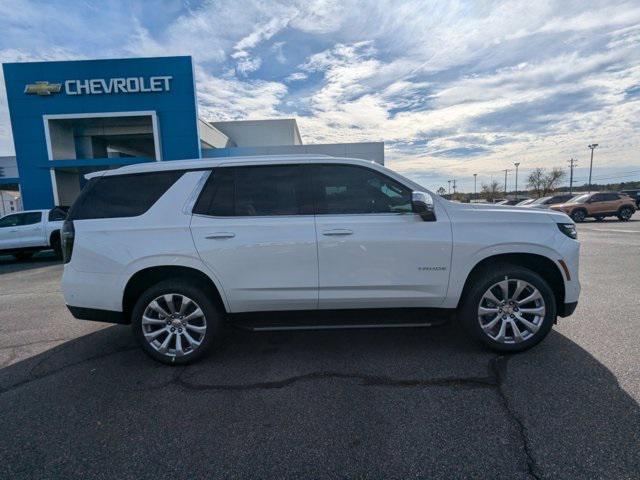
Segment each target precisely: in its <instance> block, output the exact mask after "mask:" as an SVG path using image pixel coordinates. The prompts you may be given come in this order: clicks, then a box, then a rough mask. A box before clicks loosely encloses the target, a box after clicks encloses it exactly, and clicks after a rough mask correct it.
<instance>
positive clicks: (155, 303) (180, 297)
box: [131, 280, 221, 365]
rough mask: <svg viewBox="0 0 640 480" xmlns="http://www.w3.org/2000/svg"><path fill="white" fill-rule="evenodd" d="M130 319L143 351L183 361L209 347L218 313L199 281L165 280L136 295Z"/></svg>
mask: <svg viewBox="0 0 640 480" xmlns="http://www.w3.org/2000/svg"><path fill="white" fill-rule="evenodd" d="M131 323H132V328H133V332H134V335H135V336H136V339H137V340H138V342H139V343H140V345H141V346H142V349H143V350H144V351H145V353H147V354H148V355H149V356H151V357H152V358H153V359H155V360H158V361H160V362H162V363H166V364H168V365H185V364H187V363H190V362H193V361H195V360H197V359H199V358H201V357H202V356H203V355H205V354H206V353H207V351H208V350H209V349H210V348H211V345H212V344H213V339H214V337H216V336H217V334H218V332H219V330H220V328H219V327H220V323H221V315H220V312H219V311H218V309H217V308H216V306H215V305H214V303H213V302H212V301H211V300H210V298H209V295H207V294H206V293H205V290H204V289H203V288H201V287H200V286H199V285H197V284H195V283H194V284H190V283H185V282H184V281H175V280H167V281H163V282H160V283H158V284H156V285H154V286H153V287H151V288H149V289H148V290H147V291H145V292H144V293H143V294H142V295H141V296H140V298H139V299H138V301H137V302H136V304H135V306H134V308H133V314H132V322H131Z"/></svg>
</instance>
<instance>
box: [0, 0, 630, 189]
mask: <svg viewBox="0 0 640 480" xmlns="http://www.w3.org/2000/svg"><path fill="white" fill-rule="evenodd" d="M52 19H53V20H54V21H55V24H56V28H55V29H54V28H51V25H52ZM87 19H90V22H89V21H88V20H87ZM0 31H2V36H0V59H2V61H8V60H12V59H13V60H16V59H26V60H29V59H36V58H40V57H42V56H47V57H48V58H51V59H54V58H55V59H57V58H82V57H88V58H95V57H98V58H104V57H120V56H156V55H157V56H162V55H175V54H179V55H185V54H186V55H192V56H193V58H194V62H195V67H196V76H197V88H198V102H199V111H200V114H201V115H203V116H205V117H207V118H208V119H211V120H215V119H242V118H267V117H282V116H285V115H286V116H296V117H297V119H298V121H299V124H300V128H301V131H302V133H303V136H304V138H305V141H306V142H309V143H310V142H357V141H379V140H382V141H385V142H386V144H387V149H386V157H387V160H388V164H389V165H390V166H391V167H393V168H395V169H397V170H399V171H401V172H403V173H406V174H408V175H411V176H412V177H414V178H416V179H422V180H424V181H425V182H428V186H431V187H436V186H437V184H438V183H440V182H441V181H442V179H447V178H452V176H454V175H455V176H456V177H457V178H460V179H461V180H460V185H461V186H464V185H465V181H464V180H462V179H464V178H471V176H472V174H473V173H480V175H484V176H486V177H487V179H488V178H490V176H491V175H492V174H493V175H500V171H501V170H502V169H504V168H507V166H509V165H510V164H511V163H513V161H514V159H517V160H518V161H520V162H521V171H523V172H526V169H527V168H533V167H534V166H546V167H550V166H562V165H564V164H565V160H566V159H568V158H569V157H571V156H577V157H578V158H579V159H581V157H584V158H586V156H587V153H588V152H587V151H586V145H587V144H588V143H591V142H597V143H600V145H601V147H600V148H599V152H598V165H599V166H600V167H601V168H614V166H616V165H620V166H623V165H640V158H639V156H638V153H637V152H638V151H640V135H638V133H639V132H640V120H639V119H640V94H639V93H638V92H639V91H640V4H639V3H638V2H637V1H636V2H627V3H612V2H610V1H608V0H591V1H585V2H564V1H560V0H555V1H554V0H549V1H545V2H530V1H524V0H503V1H498V0H495V1H491V2H464V1H450V0H434V1H432V2H424V1H422V0H406V1H403V2H397V1H391V0H377V1H375V2H371V1H365V0H341V1H333V0H307V1H303V0H290V1H285V0H235V1H231V0H226V1H225V0H221V1H215V2H213V1H204V2H202V3H191V2H174V1H171V0H164V1H162V2H161V4H160V7H159V6H158V4H148V3H134V2H129V1H125V0H114V2H111V3H110V4H109V8H104V5H103V4H102V3H101V2H97V1H95V0H87V1H86V2H82V3H78V2H73V3H71V2H70V0H68V1H67V2H65V1H64V0H60V1H59V2H56V3H54V2H45V3H43V2H33V1H28V0H16V1H15V2H11V4H9V3H7V2H5V3H0ZM18 47H19V49H18ZM3 93H4V92H3ZM2 102H3V100H2V96H1V95H0V142H1V144H0V151H4V152H9V151H10V150H11V147H10V146H8V145H9V141H8V135H9V133H8V132H9V130H8V120H7V114H6V100H4V104H3V103H2ZM505 165H506V166H505ZM627 170H633V168H627ZM523 174H524V173H523ZM479 182H480V178H479ZM445 183H446V182H445ZM467 185H468V183H467Z"/></svg>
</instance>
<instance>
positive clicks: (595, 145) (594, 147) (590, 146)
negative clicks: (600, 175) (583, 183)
mask: <svg viewBox="0 0 640 480" xmlns="http://www.w3.org/2000/svg"><path fill="white" fill-rule="evenodd" d="M597 146H598V144H597V143H592V144H591V145H588V146H587V148H589V149H591V162H590V163H589V193H591V171H592V170H593V151H594V150H595V149H596V147H597Z"/></svg>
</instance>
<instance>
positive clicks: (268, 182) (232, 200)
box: [193, 165, 312, 217]
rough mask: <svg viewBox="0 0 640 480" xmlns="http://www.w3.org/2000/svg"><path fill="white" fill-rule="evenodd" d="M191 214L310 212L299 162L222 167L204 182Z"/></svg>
mask: <svg viewBox="0 0 640 480" xmlns="http://www.w3.org/2000/svg"><path fill="white" fill-rule="evenodd" d="M193 213H196V214H202V215H210V216H216V217H229V216H233V217H260V216H280V215H306V214H310V213H312V211H311V201H310V194H309V189H308V188H305V179H304V175H303V172H302V167H301V166H299V165H265V166H247V167H221V168H217V169H215V170H214V171H213V172H212V174H211V176H210V177H209V180H208V181H207V184H206V185H205V187H204V189H203V190H202V193H201V194H200V197H199V198H198V201H197V202H196V205H195V206H194V209H193Z"/></svg>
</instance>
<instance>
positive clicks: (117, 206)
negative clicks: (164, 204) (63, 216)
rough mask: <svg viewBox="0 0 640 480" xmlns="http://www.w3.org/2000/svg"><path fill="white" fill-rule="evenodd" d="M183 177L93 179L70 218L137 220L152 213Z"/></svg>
mask: <svg viewBox="0 0 640 480" xmlns="http://www.w3.org/2000/svg"><path fill="white" fill-rule="evenodd" d="M183 173H184V172H183V171H176V170H172V171H166V172H149V173H134V174H129V175H109V176H105V177H95V178H92V179H91V180H90V181H89V182H88V183H87V184H86V185H85V187H84V188H83V190H82V192H81V193H80V196H79V197H78V199H77V200H76V201H75V203H74V204H73V206H72V207H71V210H70V211H69V216H68V218H69V219H70V220H86V219H91V218H121V217H137V216H138V215H142V214H143V213H145V212H146V211H147V210H149V209H150V208H151V207H152V206H153V204H154V203H156V202H157V201H158V199H159V198H160V197H161V196H162V195H163V194H164V193H165V192H166V191H167V190H168V189H169V188H171V186H172V185H173V184H174V183H175V182H176V181H177V180H178V179H179V178H180V177H181V176H182V174H183Z"/></svg>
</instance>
